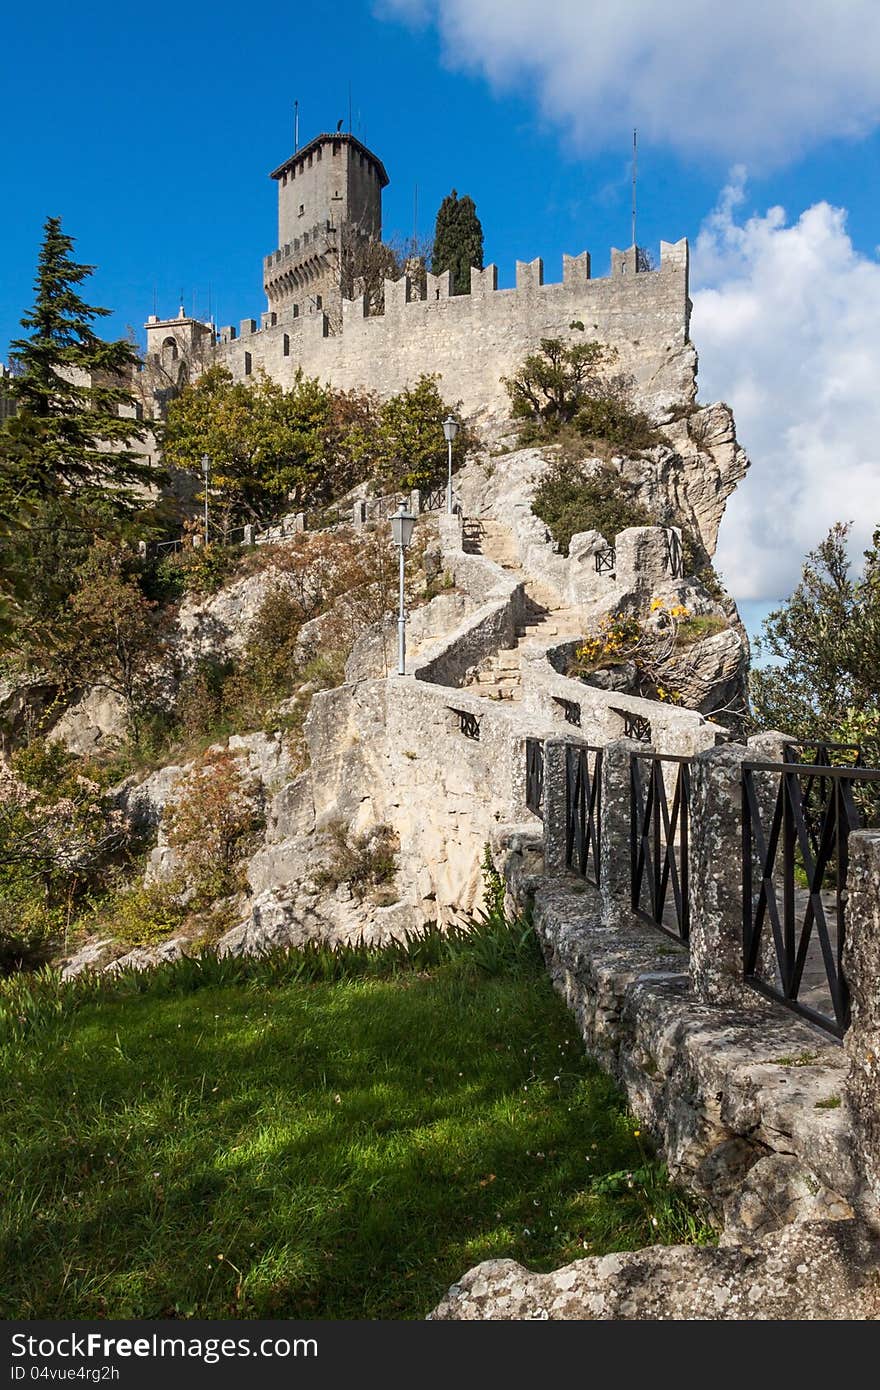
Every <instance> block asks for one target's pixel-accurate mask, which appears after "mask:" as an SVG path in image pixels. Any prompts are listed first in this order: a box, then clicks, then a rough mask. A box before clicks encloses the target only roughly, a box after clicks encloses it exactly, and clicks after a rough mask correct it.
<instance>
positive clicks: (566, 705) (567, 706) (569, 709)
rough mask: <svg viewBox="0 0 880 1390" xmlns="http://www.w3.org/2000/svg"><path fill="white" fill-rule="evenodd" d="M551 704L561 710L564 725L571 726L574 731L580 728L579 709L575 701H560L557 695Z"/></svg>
mask: <svg viewBox="0 0 880 1390" xmlns="http://www.w3.org/2000/svg"><path fill="white" fill-rule="evenodd" d="M553 703H554V705H558V706H559V708H560V709H561V710H562V713H563V715H564V716H565V722H566V724H573V725H574V726H575V728H576V729H579V728H580V727H581V707H580V705H579V704H578V702H577V700H562V699H560V697H559V696H558V695H554V696H553Z"/></svg>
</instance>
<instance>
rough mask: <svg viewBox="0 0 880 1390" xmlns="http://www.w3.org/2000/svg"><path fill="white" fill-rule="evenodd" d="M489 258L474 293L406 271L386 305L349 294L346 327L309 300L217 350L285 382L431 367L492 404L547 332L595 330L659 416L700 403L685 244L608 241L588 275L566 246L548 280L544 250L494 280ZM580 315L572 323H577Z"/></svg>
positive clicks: (393, 377)
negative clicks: (619, 246)
mask: <svg viewBox="0 0 880 1390" xmlns="http://www.w3.org/2000/svg"><path fill="white" fill-rule="evenodd" d="M497 283H498V273H497V268H496V267H495V266H494V265H489V266H487V267H486V268H485V270H481V271H480V270H473V271H472V272H471V293H470V294H467V295H450V293H449V276H448V274H445V275H439V276H434V275H428V276H427V291H426V296H425V297H424V298H420V297H417V293H416V291H415V289H414V286H413V282H412V281H411V280H410V279H409V278H408V277H407V276H404V277H403V278H402V279H400V280H396V281H392V280H389V281H386V283H385V312H384V314H381V315H368V314H367V303H366V299H365V298H362V299H357V300H346V301H344V302H343V315H342V326H341V332H339V333H335V334H334V333H332V332H331V323H330V319H329V317H328V316H327V314H326V313H324V312H323V311H322V310H316V309H315V308H314V306H311V308H309V307H304V308H303V310H302V311H301V312H300V313H299V314H298V315H297V316H296V317H293V315H292V312H291V313H287V312H280V313H267V314H264V315H263V317H262V319H261V326H259V327H258V326H257V322H256V320H255V319H244V320H242V322H241V325H240V329H239V331H238V333H237V334H236V333H235V332H234V330H233V329H231V328H221V329H220V330H219V333H218V341H217V343H216V346H215V347H214V349H213V352H212V354H211V360H212V361H213V362H218V363H222V364H223V365H224V366H225V367H227V368H228V369H229V370H230V371H231V372H232V375H233V377H234V378H235V379H236V380H244V379H246V378H247V377H250V376H254V375H256V374H257V373H259V372H260V371H264V372H266V373H267V374H268V375H269V376H270V377H272V378H273V379H274V380H276V381H279V382H281V383H282V384H283V385H289V384H290V383H291V382H292V380H293V377H294V375H295V373H296V371H297V369H298V368H302V370H303V371H304V372H305V373H306V374H307V375H310V376H317V377H319V378H321V379H322V380H326V381H330V382H332V383H333V385H334V386H337V387H340V388H343V389H348V388H352V387H362V388H364V389H366V390H371V391H376V392H378V393H379V394H380V395H382V396H387V395H391V394H393V393H394V392H396V391H399V390H401V389H402V388H404V387H405V386H407V385H410V384H411V383H412V382H413V381H414V380H415V379H416V378H417V377H418V376H419V375H420V374H421V373H423V372H436V373H438V374H439V376H440V379H441V382H440V384H441V389H442V392H443V395H444V397H445V398H446V399H447V400H450V401H460V402H461V407H462V410H463V412H464V413H465V414H466V415H468V416H483V417H485V416H491V415H492V414H493V413H494V412H496V411H498V410H499V409H501V408H503V409H504V410H505V412H506V409H507V399H506V394H505V391H504V386H503V384H502V380H501V378H502V377H503V376H505V375H509V374H510V373H511V372H512V371H514V370H515V368H516V367H517V366H518V365H519V363H520V362H521V361H522V359H523V357H524V356H525V355H526V354H527V353H528V352H532V351H535V350H536V349H537V347H538V346H539V343H540V340H541V339H542V338H547V337H562V338H564V339H566V340H574V341H590V340H594V339H595V340H597V341H599V342H601V343H603V344H606V345H607V346H609V347H611V348H613V349H614V350H615V354H616V355H615V357H614V359H613V370H614V371H615V372H617V371H620V372H624V373H626V374H628V375H632V376H633V378H634V379H635V382H636V386H637V388H638V392H639V395H640V398H641V399H642V401H643V403H644V404H645V406H646V407H648V408H649V409H650V410H651V411H652V412H653V413H654V414H655V415H656V416H658V417H663V416H664V415H666V414H668V413H669V412H671V411H675V412H680V411H681V409H682V408H688V407H690V406H691V405H692V404H693V400H694V395H695V372H696V354H695V352H694V349H693V347H692V345H691V343H690V339H689V336H688V321H689V313H690V301H689V299H688V245H687V241H685V240H682V241H679V242H676V243H674V244H673V243H668V242H662V243H661V262H660V267H659V269H657V270H653V271H642V272H639V273H636V272H635V269H634V266H633V264H632V257H631V256H630V255H629V253H625V252H617V251H614V252H612V273H611V275H609V276H607V277H605V278H602V279H596V280H593V279H592V278H591V276H590V257H589V254H588V253H587V252H584V253H583V254H582V255H580V256H566V257H565V258H564V264H563V278H562V280H561V282H559V283H552V284H545V283H544V269H543V262H542V261H541V260H540V259H538V260H535V261H531V262H523V261H519V262H517V268H516V288H515V289H505V290H499V289H498V288H497ZM573 325H577V326H576V327H574V326H573Z"/></svg>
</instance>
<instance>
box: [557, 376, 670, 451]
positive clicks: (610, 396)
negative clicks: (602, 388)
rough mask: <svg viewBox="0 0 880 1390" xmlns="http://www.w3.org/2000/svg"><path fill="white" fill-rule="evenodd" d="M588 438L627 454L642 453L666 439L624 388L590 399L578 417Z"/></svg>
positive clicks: (578, 425)
mask: <svg viewBox="0 0 880 1390" xmlns="http://www.w3.org/2000/svg"><path fill="white" fill-rule="evenodd" d="M574 427H575V429H576V430H577V432H578V434H580V435H582V436H583V438H584V439H590V440H596V441H599V442H601V443H604V444H610V445H612V446H613V447H614V448H615V449H619V450H620V451H621V452H623V453H629V454H634V453H639V452H640V451H641V450H642V449H650V447H651V446H652V445H653V444H659V443H661V442H662V440H663V436H662V434H661V433H660V431H659V430H658V429H656V428H655V426H654V425H652V424H651V421H650V419H649V418H648V416H647V415H646V414H645V412H644V411H643V410H637V409H636V408H635V406H633V405H632V404H631V403H630V401H629V399H628V397H627V394H626V393H625V391H624V390H623V389H622V388H619V389H610V390H608V391H607V392H606V393H605V394H599V395H596V396H587V397H586V398H585V400H584V401H583V403H582V404H581V406H580V408H579V410H578V411H577V414H576V415H575V417H574Z"/></svg>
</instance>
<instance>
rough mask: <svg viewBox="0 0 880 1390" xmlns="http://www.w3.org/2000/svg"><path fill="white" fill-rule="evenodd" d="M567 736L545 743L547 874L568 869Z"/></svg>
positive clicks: (545, 850)
mask: <svg viewBox="0 0 880 1390" xmlns="http://www.w3.org/2000/svg"><path fill="white" fill-rule="evenodd" d="M567 747H568V740H567V739H563V738H548V739H547V740H546V741H545V743H544V872H545V873H546V874H547V875H548V877H553V876H557V877H558V876H560V875H562V874H564V873H565V872H566V869H567V865H566V862H565V859H566V855H565V844H566V751H565V750H566V748H567Z"/></svg>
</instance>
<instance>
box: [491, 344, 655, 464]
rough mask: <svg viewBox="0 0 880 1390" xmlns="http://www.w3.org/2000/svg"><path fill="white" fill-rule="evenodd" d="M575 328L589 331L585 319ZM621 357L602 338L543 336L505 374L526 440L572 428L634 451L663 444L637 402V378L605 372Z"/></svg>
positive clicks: (522, 437) (603, 442)
mask: <svg viewBox="0 0 880 1390" xmlns="http://www.w3.org/2000/svg"><path fill="white" fill-rule="evenodd" d="M571 328H572V329H573V330H577V331H578V332H583V324H582V323H580V322H577V323H572V324H571ZM615 356H616V352H615V351H614V349H611V348H606V347H603V346H602V345H601V344H599V343H597V342H572V343H565V342H563V341H562V339H561V338H542V340H541V347H540V351H539V352H533V353H530V354H529V355H528V357H526V358H525V360H524V361H523V362H522V364H521V366H520V367H519V369H518V370H517V371H516V372H515V373H514V374H513V376H511V377H504V378H502V380H503V382H504V385H505V387H506V388H507V394H508V395H509V397H510V404H511V413H512V415H513V418H514V420H516V421H517V422H518V424H519V437H520V443H521V444H534V443H539V442H540V441H542V440H547V439H557V438H558V437H559V436H560V434H562V433H564V432H566V431H573V432H574V433H575V434H576V435H577V436H578V437H580V438H581V439H585V440H590V441H591V442H593V443H594V444H596V443H598V444H600V445H606V446H608V447H609V448H616V449H618V450H625V451H627V452H629V453H637V452H638V451H640V450H642V449H647V448H650V446H651V445H652V444H658V443H662V442H663V435H662V433H661V432H660V431H659V430H658V429H657V428H656V427H655V426H654V425H652V423H651V421H650V419H649V417H648V416H647V415H646V414H645V412H644V411H642V410H639V409H638V407H637V406H636V405H635V404H634V403H633V394H634V391H633V383H632V381H631V380H630V379H629V378H626V377H623V376H619V375H618V376H613V377H609V376H608V375H607V374H604V373H603V372H602V368H603V367H604V366H606V365H607V364H608V363H609V362H610V361H611V360H612V359H613V358H614V357H615Z"/></svg>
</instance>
